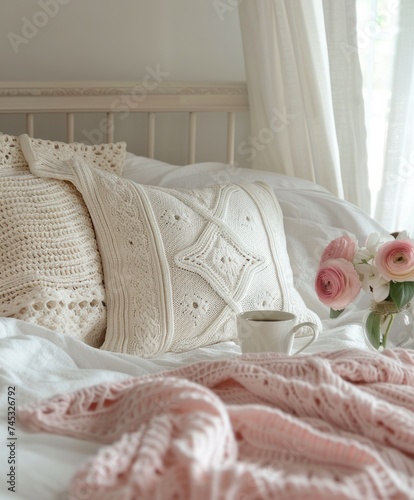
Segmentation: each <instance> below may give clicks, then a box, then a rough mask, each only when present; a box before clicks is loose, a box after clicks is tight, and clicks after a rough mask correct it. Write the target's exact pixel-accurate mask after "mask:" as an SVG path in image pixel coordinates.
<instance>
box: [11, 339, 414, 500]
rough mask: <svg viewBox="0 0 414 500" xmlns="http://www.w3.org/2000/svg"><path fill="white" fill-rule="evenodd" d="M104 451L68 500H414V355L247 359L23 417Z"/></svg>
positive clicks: (48, 406) (69, 397) (47, 405)
mask: <svg viewBox="0 0 414 500" xmlns="http://www.w3.org/2000/svg"><path fill="white" fill-rule="evenodd" d="M18 416H19V418H20V421H21V423H22V424H24V425H26V426H27V427H28V428H29V429H31V430H35V431H41V432H51V433H56V434H62V435H66V436H71V437H74V438H78V439H85V440H88V441H95V442H98V443H102V444H104V445H105V446H103V447H102V448H100V450H99V452H98V453H97V455H96V456H94V457H91V458H90V459H88V461H87V462H86V463H85V464H83V465H82V466H81V467H80V469H79V470H78V472H77V473H76V475H75V476H74V479H73V482H72V485H71V488H70V495H72V496H71V498H89V499H91V500H93V499H99V500H107V499H115V498H116V499H123V500H127V499H131V500H132V499H135V498H140V499H143V500H146V499H148V500H150V499H151V500H152V499H154V498H160V499H163V500H173V499H174V500H217V499H223V500H224V499H228V498H246V499H247V498H249V499H250V498H257V499H265V498H266V499H273V498H285V499H289V500H295V499H300V500H301V499H303V498H314V499H318V500H319V499H326V500H331V499H333V498H342V499H349V500H351V499H352V500H359V499H361V500H362V499H367V498H368V499H390V498H401V499H409V498H412V492H413V491H414V425H413V424H414V351H411V350H402V349H395V350H392V351H384V353H383V354H379V353H377V352H373V351H362V350H356V349H353V350H343V351H336V352H329V353H320V354H318V355H315V354H313V355H301V356H297V357H291V356H287V355H285V354H275V353H272V354H250V355H243V356H241V357H239V358H235V359H231V360H220V361H215V362H211V361H209V362H198V363H195V364H192V365H189V366H186V367H183V368H179V369H175V370H171V371H166V372H164V373H161V374H157V375H149V376H144V377H138V378H129V379H126V380H125V381H122V382H116V383H103V384H99V385H96V386H93V387H88V388H84V389H81V390H78V391H76V392H73V393H71V394H61V395H57V396H55V397H52V398H50V399H48V400H45V401H41V402H35V403H33V404H30V405H28V406H26V407H23V408H21V409H20V411H19V413H18Z"/></svg>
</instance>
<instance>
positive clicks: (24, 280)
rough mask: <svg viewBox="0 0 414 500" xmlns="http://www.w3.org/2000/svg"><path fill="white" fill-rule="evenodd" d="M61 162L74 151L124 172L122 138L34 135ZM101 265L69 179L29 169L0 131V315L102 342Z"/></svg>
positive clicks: (16, 145)
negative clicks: (65, 139) (78, 140)
mask: <svg viewBox="0 0 414 500" xmlns="http://www.w3.org/2000/svg"><path fill="white" fill-rule="evenodd" d="M27 140H28V142H29V143H31V144H33V145H35V147H36V148H37V149H38V150H43V149H46V150H47V151H49V154H52V156H53V157H54V158H56V159H58V158H67V157H71V156H72V155H73V153H74V152H76V154H78V155H80V156H81V157H82V158H84V159H85V160H86V161H88V162H90V163H91V164H93V165H95V166H96V167H99V168H101V169H104V170H107V171H112V172H115V173H117V174H121V172H122V168H123V164H124V157H125V148H126V145H125V144H124V143H118V144H107V145H100V146H86V145H84V144H65V143H59V142H51V141H43V140H40V139H29V138H27ZM104 301H105V289H104V283H103V273H102V264H101V259H100V256H99V252H98V247H97V244H96V239H95V233H94V230H93V225H92V221H91V219H90V216H89V213H88V210H87V208H86V206H85V203H84V201H83V198H82V196H81V195H80V193H79V192H78V191H77V189H76V188H75V187H74V186H73V185H72V184H71V183H68V182H63V181H56V180H51V179H40V178H39V177H36V176H35V175H33V174H31V173H30V171H29V168H28V165H27V162H26V160H25V157H24V155H23V153H22V151H21V148H20V144H19V141H18V139H17V138H16V137H13V136H10V135H1V136H0V315H2V316H8V317H14V318H17V319H22V320H26V321H29V322H33V323H36V324H38V325H40V326H44V327H46V328H49V329H51V330H56V331H59V332H60V333H64V334H68V335H72V336H74V337H77V338H79V339H81V340H83V341H84V342H86V343H88V344H90V345H92V346H95V347H97V346H99V345H101V344H102V342H103V339H104V334H105V328H106V306H105V302H104Z"/></svg>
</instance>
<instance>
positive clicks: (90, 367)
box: [0, 313, 365, 500]
mask: <svg viewBox="0 0 414 500" xmlns="http://www.w3.org/2000/svg"><path fill="white" fill-rule="evenodd" d="M351 316H352V315H351ZM351 316H350V317H349V318H350V319H352V317H351ZM359 316H360V314H359V313H356V314H355V316H354V319H355V320H356V322H355V323H348V324H346V325H344V326H342V327H337V328H336V329H335V330H332V331H325V332H323V333H322V334H321V335H320V337H319V339H318V340H317V342H316V343H315V344H313V345H312V346H311V347H310V348H308V349H307V351H306V352H316V351H323V350H335V349H341V348H347V347H359V348H364V347H365V341H364V339H363V335H362V330H361V327H360V325H359V324H358V321H357V320H358V318H359ZM299 343H300V341H299ZM239 354H240V349H239V347H238V346H237V345H236V344H235V343H233V342H226V343H223V344H218V345H215V346H211V347H208V348H202V349H197V350H195V351H191V352H188V353H184V354H167V355H164V356H162V357H159V358H156V359H142V358H137V357H133V356H129V355H125V354H115V353H110V352H107V351H100V350H98V349H94V348H92V347H89V346H87V345H85V344H83V343H81V342H80V341H78V340H76V339H74V338H71V337H67V336H64V335H60V334H57V333H55V332H51V331H49V330H46V329H44V328H40V327H37V326H35V325H32V324H29V323H26V322H23V321H19V320H14V319H10V318H0V443H1V450H0V498H1V499H8V498H10V499H14V500H16V499H25V500H26V499H33V500H38V499H39V500H40V499H41V500H49V499H58V500H69V497H68V496H67V493H66V491H67V487H68V484H69V482H70V480H71V477H72V475H73V474H74V472H75V471H76V469H77V468H78V467H79V465H80V464H81V463H82V462H84V461H85V460H86V459H87V458H88V457H89V456H91V455H94V454H95V453H96V452H97V449H98V447H99V445H97V444H96V443H92V442H84V441H79V440H77V439H72V438H67V437H61V436H54V435H50V434H43V433H38V434H36V433H30V432H27V431H25V430H24V429H23V428H22V427H21V426H20V425H19V424H17V426H16V437H17V474H16V483H17V488H16V493H11V492H10V493H9V492H8V491H7V488H8V486H9V485H8V484H7V482H6V479H7V472H8V470H9V469H8V467H9V466H8V464H7V459H8V449H7V446H6V437H7V413H6V411H7V404H6V403H7V389H8V387H16V402H17V405H18V406H21V405H24V404H26V403H29V402H31V401H35V400H38V399H42V398H47V397H50V396H53V395H55V394H59V393H65V392H70V391H74V390H76V389H80V388H82V387H86V386H91V385H94V384H98V383H101V382H106V381H108V382H109V381H116V380H122V379H124V378H126V377H130V376H134V377H136V376H140V375H145V374H149V373H155V372H159V371H162V370H168V369H173V368H176V367H179V366H183V365H185V364H188V363H193V362H197V361H200V360H209V359H210V360H211V359H225V358H228V357H232V356H238V355H239ZM70 500H74V499H70Z"/></svg>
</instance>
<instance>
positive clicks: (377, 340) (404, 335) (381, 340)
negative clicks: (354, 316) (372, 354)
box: [363, 301, 414, 351]
mask: <svg viewBox="0 0 414 500" xmlns="http://www.w3.org/2000/svg"><path fill="white" fill-rule="evenodd" d="M363 327H364V333H365V337H366V339H367V340H368V342H369V344H370V345H371V346H372V347H373V348H374V349H377V350H378V351H382V350H384V349H394V348H397V347H405V348H413V346H414V318H413V315H412V313H411V311H410V304H407V305H406V306H405V307H403V308H402V309H398V307H397V306H396V305H395V304H394V303H393V302H389V301H384V302H374V303H373V304H372V306H371V308H370V309H368V311H367V312H366V313H365V315H364V317H363Z"/></svg>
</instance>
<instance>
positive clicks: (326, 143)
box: [239, 0, 371, 212]
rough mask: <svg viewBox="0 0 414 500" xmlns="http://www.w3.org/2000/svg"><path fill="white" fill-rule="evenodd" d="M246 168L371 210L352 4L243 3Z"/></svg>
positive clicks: (305, 0)
mask: <svg viewBox="0 0 414 500" xmlns="http://www.w3.org/2000/svg"><path fill="white" fill-rule="evenodd" d="M239 16H240V24H241V33H242V40H243V50H244V55H245V64H246V73H247V84H248V89H249V101H250V107H251V137H250V142H249V145H248V147H247V146H246V145H243V147H242V148H240V149H239V153H242V154H246V155H248V156H247V159H248V160H249V161H251V162H252V166H253V167H255V168H260V169H263V170H274V171H277V172H281V173H285V174H288V175H293V176H296V177H301V178H304V179H308V180H311V181H314V182H317V183H318V184H321V185H322V186H324V187H326V188H327V189H328V190H329V191H331V192H332V193H334V194H336V195H337V196H340V197H344V198H345V199H347V200H349V201H351V202H352V203H355V204H356V205H358V206H360V207H361V208H362V209H364V210H365V211H366V212H370V209H371V204H370V191H369V186H368V169H367V153H366V131H365V121H364V102H363V96H362V77H361V71H360V63H359V58H358V48H357V32H356V7H355V0H334V1H333V0H325V1H324V0H244V1H242V2H240V3H239Z"/></svg>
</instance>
